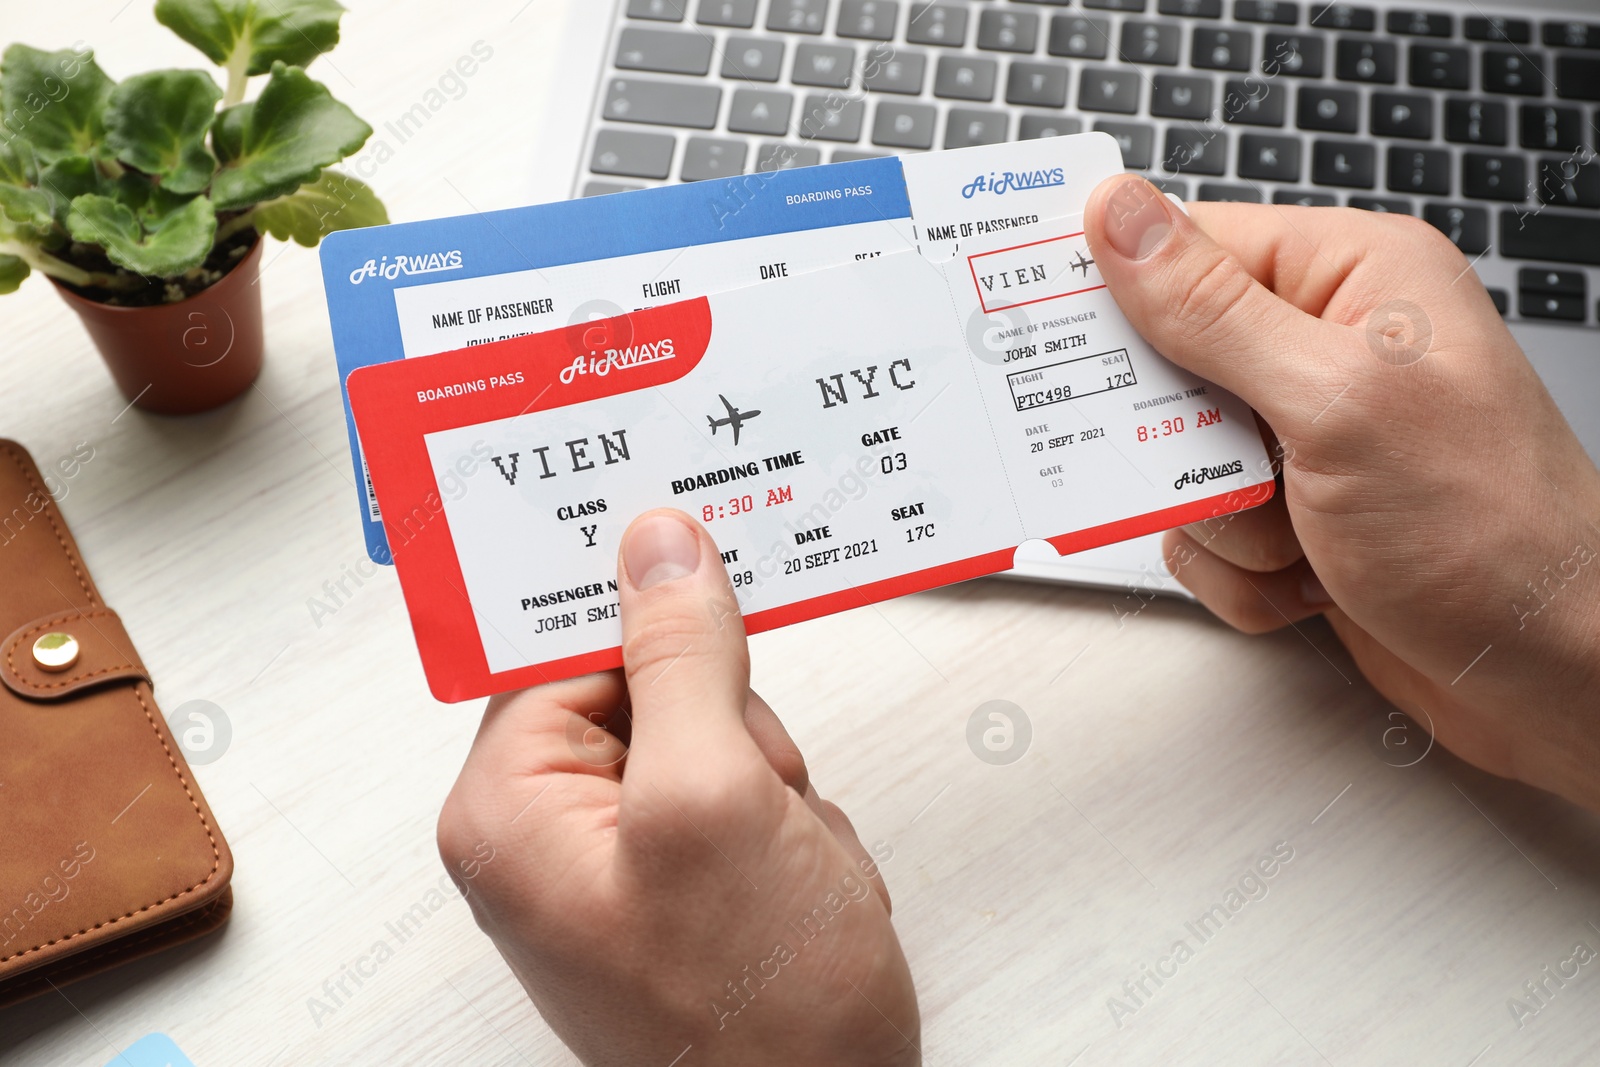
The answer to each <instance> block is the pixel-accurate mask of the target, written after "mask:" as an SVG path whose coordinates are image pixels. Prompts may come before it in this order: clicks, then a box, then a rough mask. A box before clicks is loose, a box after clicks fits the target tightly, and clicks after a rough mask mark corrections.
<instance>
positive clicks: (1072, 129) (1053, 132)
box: [1017, 115, 1083, 141]
mask: <svg viewBox="0 0 1600 1067" xmlns="http://www.w3.org/2000/svg"><path fill="white" fill-rule="evenodd" d="M1081 132H1083V122H1082V121H1081V120H1079V119H1075V118H1069V117H1067V116H1065V115H1024V116H1022V121H1021V122H1019V123H1018V124H1017V140H1019V141H1037V140H1039V139H1040V138H1041V137H1065V136H1067V135H1068V134H1073V133H1081Z"/></svg>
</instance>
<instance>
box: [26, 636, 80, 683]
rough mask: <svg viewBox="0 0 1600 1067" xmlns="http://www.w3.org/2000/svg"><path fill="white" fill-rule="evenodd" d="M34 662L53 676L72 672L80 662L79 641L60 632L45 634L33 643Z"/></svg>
mask: <svg viewBox="0 0 1600 1067" xmlns="http://www.w3.org/2000/svg"><path fill="white" fill-rule="evenodd" d="M33 662H34V663H36V664H38V666H39V669H40V670H41V671H49V672H50V673H51V674H56V673H58V672H60V671H67V670H71V669H72V665H73V664H74V663H77V662H78V639H77V638H76V637H73V636H72V635H71V634H64V633H62V632H61V631H60V630H57V631H56V632H55V633H48V634H45V635H44V636H43V637H41V638H39V640H37V641H35V642H34V643H33Z"/></svg>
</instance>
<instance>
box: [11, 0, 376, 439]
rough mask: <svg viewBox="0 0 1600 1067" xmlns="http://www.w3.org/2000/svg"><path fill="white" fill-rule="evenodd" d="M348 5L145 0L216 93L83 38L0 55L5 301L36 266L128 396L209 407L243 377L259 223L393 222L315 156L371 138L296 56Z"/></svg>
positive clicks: (257, 348)
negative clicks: (133, 66)
mask: <svg viewBox="0 0 1600 1067" xmlns="http://www.w3.org/2000/svg"><path fill="white" fill-rule="evenodd" d="M343 11H344V9H343V8H342V7H341V6H340V5H339V4H338V3H335V2H334V0H271V2H260V0H158V2H157V3H156V6H155V15H156V18H157V20H158V21H160V22H161V23H162V24H163V25H165V26H167V27H168V28H169V29H171V30H172V31H173V32H174V33H176V34H177V35H178V36H179V37H181V38H183V39H184V40H185V41H187V42H188V43H190V44H192V45H194V46H195V47H196V48H197V49H199V50H200V51H201V52H202V53H204V54H205V56H206V58H207V59H209V60H211V62H213V63H215V64H216V65H217V66H219V67H221V68H222V69H223V71H224V72H225V73H226V78H225V83H226V84H225V87H218V85H217V83H216V81H215V80H214V79H213V78H212V76H211V74H210V73H208V72H206V71H203V70H156V71H150V72H149V73H146V74H138V75H134V76H133V77H131V78H127V79H125V80H123V81H121V82H114V81H112V79H111V78H109V77H108V76H107V75H106V74H105V73H104V72H103V71H102V70H101V69H100V67H99V66H98V65H96V63H95V61H94V56H93V54H92V53H91V52H90V50H89V49H88V48H87V47H82V46H80V47H77V48H73V49H64V50H61V51H57V52H45V51H40V50H39V49H36V48H30V47H28V46H27V45H22V44H14V45H11V46H10V47H9V48H7V49H6V50H5V52H4V55H3V56H0V294H4V293H9V292H12V291H14V290H15V289H16V288H17V287H18V286H19V285H20V284H22V281H23V280H24V279H25V278H26V277H27V276H28V275H29V273H31V272H32V271H38V272H39V273H41V274H43V275H45V276H47V277H48V278H50V279H51V281H52V282H54V283H55V286H56V289H57V291H58V292H59V293H60V294H61V296H62V298H63V299H64V300H65V301H66V302H67V304H68V305H69V306H70V307H72V309H73V310H74V311H76V312H77V313H78V315H79V316H80V317H81V318H82V320H83V323H84V326H85V327H86V328H87V329H88V331H89V334H90V335H91V336H92V337H93V338H94V341H95V344H96V345H97V346H98V347H99V349H100V353H101V355H102V356H104V357H105V361H106V363H107V365H108V366H109V367H110V370H111V374H112V377H114V378H115V379H116V382H117V385H118V387H119V388H120V389H121V390H122V392H123V394H124V395H125V396H126V397H127V398H128V399H129V400H130V401H131V402H133V403H135V404H137V405H139V406H140V407H141V408H144V409H146V410H148V411H154V412H160V413H163V414H184V413H190V412H196V411H205V410H207V409H209V408H213V407H216V406H218V405H219V404H223V403H226V402H227V401H229V400H231V399H233V398H234V397H236V396H238V395H239V394H240V393H242V392H244V391H245V390H246V389H248V388H249V387H250V385H251V383H252V382H254V381H255V379H256V376H257V374H259V373H260V370H261V355H262V338H261V293H260V288H259V287H258V286H257V285H256V280H257V272H258V270H259V268H260V261H261V241H260V235H261V234H263V233H270V234H271V235H272V236H274V237H276V238H278V239H279V240H290V239H292V240H295V241H297V242H299V243H300V244H302V245H305V246H307V247H311V246H314V245H316V244H317V242H319V241H320V240H321V239H322V238H323V236H325V235H326V234H328V233H331V232H332V231H334V230H339V229H347V228H351V227H356V226H370V225H376V224H381V223H386V222H388V216H387V214H386V212H385V211H384V207H383V204H382V203H381V202H380V201H379V200H378V198H377V197H376V196H375V195H374V194H373V192H372V190H371V189H369V188H368V187H367V186H366V185H364V184H362V183H361V182H359V181H357V180H356V179H354V178H351V177H348V176H347V175H343V174H339V173H336V172H334V171H330V170H326V169H325V168H326V167H328V166H330V165H331V164H334V163H337V162H338V161H340V160H341V159H344V158H346V157H347V156H349V155H351V154H352V153H354V152H355V151H357V150H358V149H360V147H361V146H362V144H364V143H365V142H366V140H367V138H368V137H369V136H370V135H371V133H372V127H370V126H368V125H367V124H366V123H365V122H362V121H361V120H360V119H359V118H357V117H356V115H355V114H354V113H353V112H352V111H351V110H350V109H349V108H348V107H346V106H345V105H343V104H341V103H340V102H339V101H337V100H335V99H334V98H333V95H332V94H331V93H329V92H328V90H327V88H326V87H325V86H323V85H322V84H321V83H319V82H317V81H316V80H314V79H312V78H311V77H310V76H308V75H307V74H306V72H305V69H304V68H305V66H306V65H307V64H308V63H310V62H311V61H312V60H314V59H315V58H316V57H317V56H319V55H321V54H322V53H323V52H326V51H328V50H329V49H331V48H332V47H333V46H334V45H336V44H337V43H338V42H339V18H340V16H341V15H342V14H343ZM256 77H260V78H262V79H264V80H263V81H262V82H261V83H260V86H261V87H260V91H259V92H258V93H257V94H255V98H254V99H253V100H246V99H245V95H246V88H247V86H248V84H249V82H250V80H251V79H252V78H256Z"/></svg>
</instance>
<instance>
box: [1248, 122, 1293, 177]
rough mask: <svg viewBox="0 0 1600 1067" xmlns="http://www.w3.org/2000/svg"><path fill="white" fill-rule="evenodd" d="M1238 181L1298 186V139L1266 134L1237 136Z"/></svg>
mask: <svg viewBox="0 0 1600 1067" xmlns="http://www.w3.org/2000/svg"><path fill="white" fill-rule="evenodd" d="M1235 169H1236V170H1237V172H1238V174H1239V177H1241V178H1249V179H1251V180H1252V181H1272V182H1297V181H1299V180H1300V138H1298V137H1279V136H1275V135H1273V134H1269V133H1245V134H1240V135H1239V163H1238V166H1237V167H1236V168H1235Z"/></svg>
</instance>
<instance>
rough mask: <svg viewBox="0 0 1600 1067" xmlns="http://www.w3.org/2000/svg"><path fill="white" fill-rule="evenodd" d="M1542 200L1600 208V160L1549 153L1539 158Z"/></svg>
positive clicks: (1563, 205)
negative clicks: (1551, 154)
mask: <svg viewBox="0 0 1600 1067" xmlns="http://www.w3.org/2000/svg"><path fill="white" fill-rule="evenodd" d="M1538 193H1539V200H1540V202H1541V203H1545V204H1559V205H1561V206H1562V207H1600V162H1596V161H1595V160H1594V159H1593V157H1591V158H1589V159H1586V160H1580V159H1578V158H1576V156H1565V157H1561V156H1546V157H1544V158H1543V159H1541V160H1539V184H1538Z"/></svg>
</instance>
